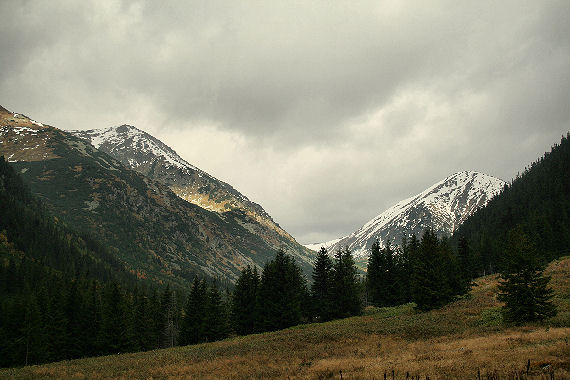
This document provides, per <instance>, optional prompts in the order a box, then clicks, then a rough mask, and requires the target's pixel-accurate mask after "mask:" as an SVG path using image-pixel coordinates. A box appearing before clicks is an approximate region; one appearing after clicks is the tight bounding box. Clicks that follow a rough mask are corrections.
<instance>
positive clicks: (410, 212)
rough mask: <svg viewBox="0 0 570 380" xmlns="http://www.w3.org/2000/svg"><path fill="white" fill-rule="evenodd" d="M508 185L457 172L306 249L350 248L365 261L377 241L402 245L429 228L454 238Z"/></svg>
mask: <svg viewBox="0 0 570 380" xmlns="http://www.w3.org/2000/svg"><path fill="white" fill-rule="evenodd" d="M504 185H505V182H504V181H502V180H500V179H498V178H495V177H492V176H489V175H487V174H483V173H479V172H475V171H464V172H459V173H455V174H453V175H451V176H449V177H447V178H445V179H444V180H442V181H440V182H438V183H436V184H434V185H432V186H430V187H429V188H427V189H426V190H424V191H423V192H421V193H420V194H417V195H415V196H413V197H410V198H407V199H404V200H402V201H400V202H398V203H397V204H395V205H394V206H392V207H390V208H389V209H387V210H386V211H384V212H383V213H381V214H379V215H378V216H376V217H375V218H373V219H372V220H370V221H369V222H367V223H366V224H364V225H363V226H362V227H361V228H359V229H358V230H357V231H355V232H353V233H352V234H350V235H348V236H345V237H342V238H339V239H335V240H331V241H329V242H324V243H320V244H308V245H305V247H307V248H309V249H312V250H318V249H320V247H323V246H324V247H325V248H327V249H328V250H329V251H335V250H337V249H339V248H341V247H345V246H347V247H348V248H349V249H351V250H352V251H353V253H354V256H355V257H357V258H363V257H366V256H367V253H368V249H369V248H370V246H371V245H372V243H373V242H374V241H375V240H376V239H378V240H379V241H380V244H384V243H385V242H387V241H388V240H389V241H390V242H391V243H393V244H398V243H399V242H400V241H401V239H402V238H403V237H404V236H410V235H411V234H416V235H417V236H419V235H421V233H422V232H423V230H424V229H425V228H428V227H429V228H432V229H433V230H434V231H435V232H436V233H438V234H439V235H450V234H452V233H453V231H455V229H457V227H459V225H460V224H461V223H463V221H464V220H465V219H466V218H467V217H469V216H470V215H471V214H473V213H474V212H475V211H476V210H477V209H478V208H480V207H483V206H485V205H486V204H487V202H488V201H489V200H490V199H491V198H492V197H493V196H495V195H496V194H498V193H499V192H500V191H501V190H502V189H503V187H504Z"/></svg>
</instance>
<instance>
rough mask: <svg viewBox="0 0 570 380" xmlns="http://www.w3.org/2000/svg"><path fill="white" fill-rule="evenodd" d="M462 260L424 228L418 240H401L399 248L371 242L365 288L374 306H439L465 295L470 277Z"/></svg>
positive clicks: (447, 245) (429, 230) (425, 307)
mask: <svg viewBox="0 0 570 380" xmlns="http://www.w3.org/2000/svg"><path fill="white" fill-rule="evenodd" d="M464 262H465V260H464V259H463V258H462V256H459V255H457V254H455V253H454V252H453V251H452V249H451V247H450V245H449V243H448V240H447V239H446V238H441V239H440V238H438V237H437V236H436V234H435V233H434V232H433V231H432V230H431V229H426V230H425V232H424V234H423V236H422V238H421V240H418V239H417V237H416V236H415V235H412V236H411V237H410V238H409V239H404V241H403V242H402V248H393V247H392V246H391V245H390V243H387V244H386V246H385V247H383V248H381V247H380V243H379V242H378V241H377V242H375V243H374V244H373V245H372V247H371V249H370V256H369V259H368V268H367V279H366V289H367V294H368V299H369V300H370V302H372V304H374V305H375V306H395V305H400V304H404V303H407V302H415V303H416V305H417V308H418V309H420V310H429V309H433V308H438V307H441V306H443V305H445V304H447V303H449V302H451V301H452V300H453V299H454V298H455V297H456V296H459V295H462V294H465V293H466V292H467V291H468V289H469V283H470V282H471V281H470V280H471V278H470V277H469V276H468V275H466V274H463V272H462V271H461V269H460V268H461V266H462V265H463V264H464Z"/></svg>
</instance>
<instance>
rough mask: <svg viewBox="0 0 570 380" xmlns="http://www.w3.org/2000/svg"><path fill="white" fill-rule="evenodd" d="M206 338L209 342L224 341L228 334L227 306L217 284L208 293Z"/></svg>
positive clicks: (205, 315) (205, 318) (205, 316)
mask: <svg viewBox="0 0 570 380" xmlns="http://www.w3.org/2000/svg"><path fill="white" fill-rule="evenodd" d="M204 320H205V322H206V324H205V329H204V336H205V339H206V341H207V342H214V341H216V340H220V339H223V338H225V337H226V336H227V334H228V328H227V320H226V311H225V305H224V304H223V302H222V298H221V296H220V292H219V291H218V287H217V286H216V284H213V285H212V286H211V287H210V289H208V291H207V295H206V307H205V314H204Z"/></svg>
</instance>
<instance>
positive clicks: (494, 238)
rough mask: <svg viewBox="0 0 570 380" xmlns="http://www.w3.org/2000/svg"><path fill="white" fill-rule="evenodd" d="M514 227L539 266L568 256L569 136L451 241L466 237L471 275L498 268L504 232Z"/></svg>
mask: <svg viewBox="0 0 570 380" xmlns="http://www.w3.org/2000/svg"><path fill="white" fill-rule="evenodd" d="M517 225H519V226H521V227H522V229H523V231H524V233H525V234H526V235H528V236H529V237H530V240H531V241H532V242H533V244H534V245H535V246H536V251H537V253H538V255H539V256H540V258H541V259H542V262H543V263H546V262H548V261H550V260H552V259H554V258H557V257H560V256H563V255H567V254H568V253H570V133H569V134H567V135H566V136H565V137H562V139H561V141H560V144H556V145H554V146H553V147H552V150H551V151H550V152H547V153H545V154H544V156H543V157H542V158H540V159H539V160H537V161H535V162H533V163H532V164H531V165H530V166H529V167H528V168H526V170H525V171H524V172H523V173H522V174H521V175H519V176H517V178H515V179H514V180H513V181H512V182H511V183H510V184H509V185H507V186H505V189H504V190H503V191H502V192H501V193H500V194H499V195H497V196H496V197H494V198H493V199H492V200H491V201H489V203H488V204H487V206H486V207H484V208H482V209H479V210H478V211H477V212H475V213H474V214H473V215H472V216H471V217H470V218H468V219H467V220H466V221H465V222H464V223H463V224H462V225H461V226H459V228H458V229H457V231H456V232H455V234H454V236H453V238H452V242H453V244H454V245H458V243H459V240H460V239H461V238H464V239H466V242H467V244H466V246H465V248H466V250H468V251H469V256H470V266H469V268H468V269H469V270H470V272H471V274H472V276H478V275H482V274H485V273H487V274H488V273H495V272H497V271H500V270H501V269H502V267H503V262H502V252H503V251H504V249H505V244H506V239H507V234H508V232H509V231H510V230H512V229H513V228H515V227H516V226H517Z"/></svg>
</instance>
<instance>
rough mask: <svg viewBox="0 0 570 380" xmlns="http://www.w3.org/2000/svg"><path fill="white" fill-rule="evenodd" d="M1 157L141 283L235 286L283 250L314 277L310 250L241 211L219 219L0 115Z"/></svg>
mask: <svg viewBox="0 0 570 380" xmlns="http://www.w3.org/2000/svg"><path fill="white" fill-rule="evenodd" d="M0 155H4V156H5V157H6V160H7V161H9V162H10V163H11V164H12V166H13V167H14V168H15V169H16V171H17V172H19V173H20V174H21V176H22V179H23V180H24V182H25V183H26V185H27V186H28V187H29V188H30V189H31V191H32V193H33V194H34V195H35V196H37V197H39V198H40V199H41V200H42V201H43V202H44V203H45V204H46V206H47V208H48V209H49V211H50V212H51V213H52V214H53V215H54V216H55V217H57V218H58V219H60V220H61V221H62V222H63V223H65V224H67V225H70V226H73V228H74V229H75V230H77V231H79V232H86V233H89V234H90V236H92V237H93V238H95V239H96V240H97V241H99V242H100V243H101V244H103V245H105V246H106V247H108V248H109V250H110V252H111V253H112V254H113V255H115V257H116V258H117V259H118V260H120V261H121V263H122V265H124V266H125V267H126V268H128V270H129V271H130V272H131V273H133V274H135V275H136V276H138V277H140V278H149V279H152V280H153V281H157V282H165V281H168V282H175V283H178V284H188V283H189V282H190V281H192V280H193V278H194V277H195V276H201V277H207V278H212V279H213V278H217V279H220V280H222V281H224V282H226V281H227V282H233V281H235V280H236V279H237V276H238V275H239V273H240V271H241V269H242V268H243V267H244V266H245V265H248V264H250V265H257V266H263V265H264V264H265V262H267V261H269V260H270V259H271V258H272V257H273V256H274V255H275V253H276V252H277V251H278V250H279V249H284V250H285V251H286V252H287V253H290V254H292V255H293V256H294V257H295V259H296V260H297V262H298V263H299V264H300V265H301V267H302V268H303V270H304V271H305V273H310V271H311V268H312V257H313V255H312V254H311V253H310V251H309V250H307V249H306V248H304V247H302V246H301V245H299V244H297V243H296V242H294V241H292V240H291V239H289V238H287V237H286V236H284V234H281V233H278V232H277V231H276V230H275V229H271V228H267V227H266V224H263V223H260V222H259V221H258V220H257V219H256V218H254V217H251V216H249V215H248V213H247V212H245V211H244V210H241V209H237V208H236V209H231V208H230V209H228V210H227V211H225V212H221V213H217V212H212V211H208V210H206V209H204V208H202V207H199V206H196V205H194V204H192V203H189V202H187V201H185V200H183V199H181V198H180V197H178V196H177V195H176V194H174V193H173V192H172V191H171V190H170V188H169V187H167V186H165V185H163V184H162V183H160V182H158V181H155V180H152V179H150V178H148V177H146V176H144V175H142V174H140V173H138V172H136V171H134V170H131V169H129V168H127V167H125V166H124V165H123V164H121V163H120V162H119V161H117V160H115V159H114V158H113V157H111V156H109V155H108V154H107V153H105V152H103V151H100V150H98V149H96V148H95V147H94V146H92V145H91V144H89V143H87V142H86V141H85V140H83V139H81V138H79V137H77V136H75V135H73V134H71V133H69V132H65V131H62V130H60V129H57V128H54V127H51V126H46V125H43V124H41V123H38V122H36V121H34V120H32V119H30V118H28V117H26V116H24V115H21V114H15V113H11V112H8V111H7V110H5V109H1V110H0Z"/></svg>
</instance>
